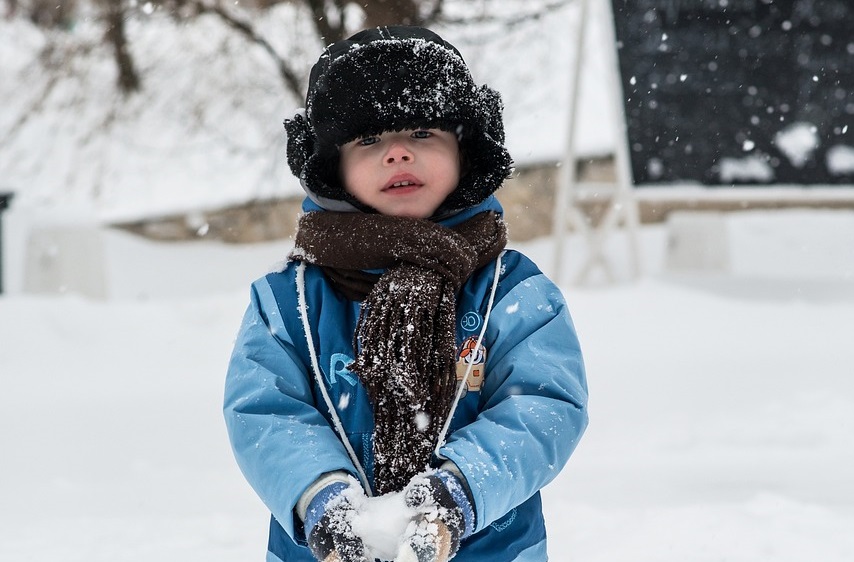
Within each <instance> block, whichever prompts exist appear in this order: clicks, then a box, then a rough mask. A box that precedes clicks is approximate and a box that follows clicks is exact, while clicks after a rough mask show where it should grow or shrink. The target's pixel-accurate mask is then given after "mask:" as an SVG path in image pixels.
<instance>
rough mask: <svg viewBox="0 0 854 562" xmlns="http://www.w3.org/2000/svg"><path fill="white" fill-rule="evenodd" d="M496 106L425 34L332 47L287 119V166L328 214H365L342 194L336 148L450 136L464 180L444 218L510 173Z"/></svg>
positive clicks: (405, 29)
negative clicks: (423, 133) (439, 133)
mask: <svg viewBox="0 0 854 562" xmlns="http://www.w3.org/2000/svg"><path fill="white" fill-rule="evenodd" d="M502 109H503V107H502V103H501V97H500V95H499V94H498V92H496V91H495V90H492V89H491V88H489V87H487V86H480V87H478V86H477V85H476V84H475V83H474V80H473V79H472V77H471V74H470V73H469V70H468V68H467V67H466V64H465V62H464V61H463V58H462V56H461V55H460V53H459V51H457V49H456V48H454V46H453V45H451V44H450V43H448V42H446V41H444V40H443V39H442V38H441V37H439V36H438V35H436V34H435V33H433V32H432V31H430V30H428V29H424V28H421V27H411V26H390V27H381V28H376V29H368V30H365V31H362V32H359V33H357V34H356V35H353V36H352V37H350V38H349V39H345V40H343V41H338V42H336V43H333V44H332V45H330V46H329V47H328V48H327V49H326V50H325V51H324V52H323V54H322V55H321V57H320V59H319V60H318V61H317V63H316V64H315V65H314V67H313V68H312V70H311V75H310V77H309V86H308V93H307V94H306V109H305V111H299V112H297V114H296V115H294V117H293V118H292V119H286V120H285V130H286V132H287V136H288V165H289V166H290V168H291V171H292V172H293V173H294V175H295V176H297V177H298V178H300V182H301V183H302V186H303V188H304V189H305V190H306V192H307V193H308V195H309V197H311V198H312V199H313V200H314V201H315V202H316V203H318V204H319V205H320V206H321V207H324V208H326V209H328V210H352V209H353V208H354V207H355V208H357V209H361V210H369V209H366V208H365V206H364V205H363V204H361V203H359V202H358V201H356V200H355V198H353V197H352V196H351V195H349V194H348V193H347V192H346V191H345V190H344V187H343V186H342V185H341V180H340V176H339V170H338V148H339V147H340V146H341V145H343V144H346V143H348V142H350V141H352V140H355V139H357V138H361V137H364V136H371V135H377V134H380V133H382V132H385V131H400V130H403V129H413V128H439V129H443V130H446V131H450V132H454V133H456V134H457V137H458V138H459V140H460V150H461V152H462V154H463V157H464V158H463V168H462V177H461V178H460V183H459V185H458V186H457V189H456V190H455V191H454V192H453V193H452V194H451V195H450V196H449V197H448V199H447V200H446V201H445V202H444V203H443V205H442V209H445V210H456V209H463V208H466V207H470V206H472V205H476V204H477V203H480V202H481V201H483V200H484V199H486V198H487V197H488V196H489V195H491V194H492V193H493V192H494V191H495V190H496V189H498V188H499V187H500V186H501V184H502V182H503V181H504V180H505V179H506V178H507V177H508V176H509V175H510V172H511V171H512V168H511V166H512V160H511V158H510V155H509V154H508V153H507V150H506V149H505V148H504V146H503V143H504V124H503V121H502V117H501V112H502Z"/></svg>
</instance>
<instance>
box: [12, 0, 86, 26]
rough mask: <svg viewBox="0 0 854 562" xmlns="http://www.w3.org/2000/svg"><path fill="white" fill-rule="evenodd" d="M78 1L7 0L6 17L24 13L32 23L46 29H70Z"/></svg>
mask: <svg viewBox="0 0 854 562" xmlns="http://www.w3.org/2000/svg"><path fill="white" fill-rule="evenodd" d="M76 8H77V0H6V15H7V17H10V18H11V17H14V16H16V15H18V13H23V14H24V15H25V16H26V17H27V18H28V19H29V20H30V21H32V22H33V23H35V24H36V25H38V26H40V27H44V28H54V27H60V28H66V29H68V28H70V27H71V25H72V22H73V18H74V12H75V10H76Z"/></svg>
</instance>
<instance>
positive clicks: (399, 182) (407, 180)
mask: <svg viewBox="0 0 854 562" xmlns="http://www.w3.org/2000/svg"><path fill="white" fill-rule="evenodd" d="M406 176H408V177H400V176H398V177H395V178H391V180H389V182H388V183H387V184H386V186H385V187H384V188H383V191H386V192H394V193H408V192H410V191H415V190H416V189H418V188H419V187H421V182H420V181H418V179H417V178H415V177H413V176H411V175H409V174H406Z"/></svg>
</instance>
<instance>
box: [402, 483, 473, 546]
mask: <svg viewBox="0 0 854 562" xmlns="http://www.w3.org/2000/svg"><path fill="white" fill-rule="evenodd" d="M403 494H404V498H405V499H406V503H407V505H408V506H409V507H410V508H412V509H414V510H416V511H417V513H418V515H416V517H415V518H414V519H413V521H412V523H410V525H409V527H408V528H407V531H406V537H405V540H404V543H403V546H402V547H401V549H400V552H399V553H398V555H397V557H396V558H395V562H446V561H447V560H450V559H451V558H453V557H454V555H455V554H456V553H457V550H459V548H460V541H461V540H462V539H464V538H466V537H467V536H469V535H470V534H471V533H472V531H473V529H474V509H473V508H472V504H471V500H470V499H469V496H468V491H467V490H466V488H465V485H464V484H463V483H462V482H461V481H460V479H459V478H458V477H457V476H456V475H454V474H453V473H452V472H450V471H448V470H437V471H435V472H434V473H432V474H419V475H418V476H415V477H414V478H413V479H412V480H411V481H410V482H409V484H408V485H407V487H406V489H405V490H404V491H403Z"/></svg>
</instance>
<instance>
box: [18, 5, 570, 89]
mask: <svg viewBox="0 0 854 562" xmlns="http://www.w3.org/2000/svg"><path fill="white" fill-rule="evenodd" d="M458 1H462V0H458ZM485 1H486V2H494V3H498V2H500V1H501V0H485ZM572 1H573V0H552V2H551V3H548V2H546V3H537V4H532V7H531V10H530V11H529V12H528V13H525V14H521V15H520V14H516V15H514V16H513V17H512V18H511V19H509V20H507V21H506V22H505V23H507V24H508V25H512V24H513V23H514V22H516V21H521V20H524V19H530V18H532V17H533V18H536V17H539V16H540V15H542V14H543V13H547V12H548V11H550V10H552V9H554V8H557V7H560V6H563V5H565V4H567V3H568V2H572ZM5 3H6V6H7V16H8V17H14V16H15V15H16V14H25V16H26V17H28V18H29V19H30V20H31V21H33V22H34V23H35V24H36V25H39V26H40V27H43V28H60V29H63V28H64V29H70V28H71V27H73V24H74V21H75V18H76V17H78V16H79V12H82V11H84V9H85V11H86V14H87V16H88V15H91V14H94V15H95V18H96V19H97V21H100V22H102V23H103V25H104V36H103V37H104V42H105V43H107V44H109V45H110V46H111V48H112V51H113V58H114V60H115V65H116V69H117V80H116V83H117V86H118V88H119V90H120V91H121V92H122V93H124V94H131V93H133V92H136V91H138V90H140V89H141V88H142V77H141V76H140V74H139V72H138V70H137V65H136V63H135V61H134V58H133V56H134V55H133V53H132V49H131V40H132V38H130V37H128V33H127V27H126V22H127V21H128V19H129V18H131V17H134V16H138V15H140V14H141V13H143V12H144V13H145V14H151V13H152V12H153V11H160V12H161V13H165V14H168V15H169V16H170V17H172V18H174V19H176V20H177V21H188V20H192V19H193V18H196V17H198V16H200V15H202V14H208V15H213V16H215V17H218V18H219V19H220V20H222V22H223V23H224V24H226V25H227V26H228V27H229V28H230V29H232V30H233V31H234V32H236V33H238V34H240V35H242V36H243V37H244V39H246V40H247V41H250V42H252V43H254V44H256V45H258V46H260V47H261V48H262V49H263V50H264V51H265V52H266V53H267V54H268V55H269V56H270V57H271V58H272V59H273V61H274V63H275V65H276V67H277V69H278V73H279V76H280V78H281V80H282V84H283V86H284V87H285V88H286V89H287V90H289V91H290V92H291V93H292V94H294V95H295V96H296V97H297V98H301V97H302V95H303V92H304V87H305V85H304V84H303V78H301V77H302V76H303V75H304V74H305V73H304V69H302V68H297V67H296V66H295V63H294V61H292V60H288V58H287V55H285V54H282V53H279V52H277V50H276V49H275V47H274V46H273V44H272V43H271V42H270V41H269V40H268V39H267V38H266V37H265V35H264V33H263V32H261V31H260V30H259V28H258V24H257V22H258V20H259V18H258V15H259V13H260V12H261V11H264V10H268V9H270V8H273V7H274V6H277V5H280V4H286V3H287V4H292V5H297V6H302V7H303V9H304V10H305V15H306V17H307V19H309V20H310V21H311V24H312V25H313V26H314V29H315V31H316V33H317V36H318V37H320V38H321V40H322V42H324V43H326V44H329V43H333V42H335V41H339V40H341V39H344V38H345V37H347V36H348V35H350V34H351V33H352V32H354V31H355V30H356V28H364V27H376V26H383V25H392V24H407V25H421V26H430V25H431V24H434V23H437V22H445V23H456V24H459V23H465V21H466V20H460V19H452V18H449V17H447V16H445V13H444V12H445V4H446V2H445V0H5ZM472 17H474V16H472ZM481 19H482V18H481ZM138 21H140V22H144V21H145V19H144V18H139V20H138ZM137 56H140V55H139V54H137Z"/></svg>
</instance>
